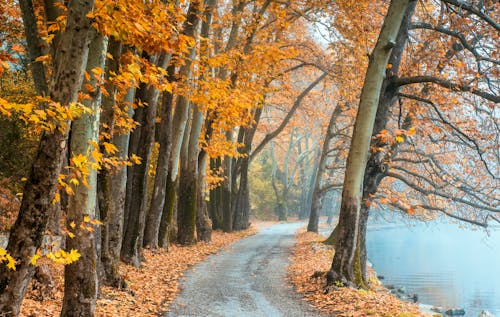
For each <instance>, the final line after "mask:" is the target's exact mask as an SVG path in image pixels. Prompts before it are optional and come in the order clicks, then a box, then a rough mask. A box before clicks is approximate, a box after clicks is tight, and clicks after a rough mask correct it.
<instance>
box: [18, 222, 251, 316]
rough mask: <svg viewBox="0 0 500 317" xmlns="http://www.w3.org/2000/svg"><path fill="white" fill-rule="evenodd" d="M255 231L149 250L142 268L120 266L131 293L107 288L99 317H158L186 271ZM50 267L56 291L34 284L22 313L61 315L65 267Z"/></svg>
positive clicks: (98, 311) (99, 308)
mask: <svg viewBox="0 0 500 317" xmlns="http://www.w3.org/2000/svg"><path fill="white" fill-rule="evenodd" d="M255 232H256V229H253V228H250V229H248V230H246V231H242V232H235V233H223V232H219V231H214V232H213V233H212V243H204V242H200V243H198V244H196V245H193V246H188V247H180V246H176V245H172V246H170V247H169V248H170V249H169V252H165V251H163V250H161V251H150V250H145V251H144V256H145V258H146V262H144V263H143V267H142V268H135V267H132V266H129V265H122V266H121V267H120V271H121V273H122V275H123V276H124V277H125V279H126V281H127V283H128V285H129V290H130V291H131V292H130V291H128V292H127V291H120V290H116V289H112V288H109V287H103V288H102V290H101V291H102V292H101V294H100V298H99V300H98V302H97V310H96V316H109V317H116V316H141V317H142V316H158V315H159V314H160V313H162V312H164V311H166V310H167V307H168V306H169V305H170V303H171V302H172V301H173V299H174V297H175V296H176V294H177V293H178V292H179V282H180V278H181V277H182V276H183V274H184V271H186V270H187V269H188V268H189V267H190V266H192V265H194V264H196V263H197V262H200V261H202V260H204V259H205V258H206V257H207V256H208V255H210V254H213V253H216V252H217V251H219V250H221V249H222V248H224V247H226V246H228V245H229V244H231V243H233V242H235V241H237V240H239V239H241V238H243V237H246V236H249V235H252V234H254V233H255ZM50 270H51V272H52V276H53V277H54V283H55V285H54V287H53V288H52V290H53V291H52V292H49V290H48V289H35V290H34V289H33V286H35V288H37V285H36V283H35V285H33V283H32V285H30V287H29V291H28V294H27V296H26V298H25V299H24V301H23V305H22V309H21V314H20V316H24V317H31V316H37V317H38V316H40V317H42V316H43V317H45V316H47V317H49V316H51V317H52V316H58V315H59V312H60V309H61V303H62V298H63V289H64V278H63V271H64V268H63V267H62V266H60V265H55V264H50ZM132 294H133V295H132Z"/></svg>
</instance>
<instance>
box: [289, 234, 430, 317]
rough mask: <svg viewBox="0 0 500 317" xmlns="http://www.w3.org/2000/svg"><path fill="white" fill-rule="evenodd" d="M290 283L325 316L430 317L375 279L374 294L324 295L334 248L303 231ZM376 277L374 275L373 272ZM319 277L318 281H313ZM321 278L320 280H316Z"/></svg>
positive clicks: (343, 290) (341, 290) (333, 292)
mask: <svg viewBox="0 0 500 317" xmlns="http://www.w3.org/2000/svg"><path fill="white" fill-rule="evenodd" d="M296 237H297V244H296V246H295V247H294V250H293V255H292V259H291V264H290V266H289V267H288V271H289V279H290V281H291V283H292V284H293V285H294V286H295V289H296V291H297V292H299V293H301V294H302V295H303V296H304V299H305V300H307V301H308V302H309V303H310V304H312V305H313V306H315V307H316V308H318V309H319V310H320V311H321V312H323V313H327V314H331V315H334V316H341V317H359V316H399V317H410V316H427V315H425V314H423V313H421V312H420V311H419V309H418V307H417V306H416V305H411V304H409V303H406V302H402V301H401V300H399V299H398V298H397V297H395V296H394V295H392V294H391V293H390V292H389V291H388V290H387V289H385V288H384V287H382V286H380V284H379V283H377V281H376V280H375V279H373V283H372V284H374V285H373V290H370V291H365V290H355V289H350V288H344V287H343V288H337V289H334V290H331V291H330V292H328V293H327V294H325V293H324V289H325V284H326V276H325V274H319V273H324V272H327V271H328V269H329V268H330V265H331V261H332V258H333V254H334V250H333V248H331V247H329V246H326V245H324V244H322V243H321V241H323V240H324V237H322V236H321V235H318V234H315V233H311V232H305V230H304V229H301V230H299V232H298V233H297V234H296ZM371 274H372V275H374V272H371ZM313 276H315V277H313ZM316 276H317V277H316Z"/></svg>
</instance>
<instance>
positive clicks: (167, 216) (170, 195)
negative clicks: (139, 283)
mask: <svg viewBox="0 0 500 317" xmlns="http://www.w3.org/2000/svg"><path fill="white" fill-rule="evenodd" d="M177 180H178V178H177ZM177 180H175V181H172V178H171V176H170V172H169V174H168V175H167V185H166V189H165V204H164V205H163V212H162V214H161V221H160V229H159V232H158V244H159V246H160V247H162V248H164V249H167V250H168V244H169V243H170V242H172V241H175V237H176V236H177V232H176V231H175V227H176V226H175V222H174V214H175V206H176V201H177V187H178V183H179V182H178V181H177Z"/></svg>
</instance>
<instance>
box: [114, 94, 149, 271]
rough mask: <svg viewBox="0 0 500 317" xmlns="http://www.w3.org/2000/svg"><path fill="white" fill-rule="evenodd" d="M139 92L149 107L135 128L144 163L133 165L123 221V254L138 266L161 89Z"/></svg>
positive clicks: (124, 260)
mask: <svg viewBox="0 0 500 317" xmlns="http://www.w3.org/2000/svg"><path fill="white" fill-rule="evenodd" d="M138 96H139V97H140V98H141V100H142V102H143V103H145V104H146V108H144V109H142V112H143V113H142V115H143V117H142V118H135V119H138V122H140V123H141V126H140V127H138V128H136V130H135V131H134V133H138V134H139V135H140V136H139V148H138V151H137V155H138V156H140V157H141V158H142V161H141V164H139V165H134V166H133V168H132V175H131V177H132V184H131V185H132V191H131V192H130V194H131V195H132V196H131V199H130V206H129V208H128V209H129V214H128V219H127V220H128V221H127V222H126V223H125V224H124V225H125V234H124V236H123V242H122V249H121V254H120V257H121V259H122V261H123V262H125V263H127V264H132V265H134V266H136V267H139V266H140V262H141V257H142V253H141V250H142V244H143V237H144V227H145V222H146V206H147V200H148V188H147V186H148V169H149V163H150V161H151V151H152V148H153V143H154V128H155V120H156V110H157V107H158V97H159V91H158V90H157V89H155V88H154V87H145V86H143V87H141V92H140V93H138ZM138 110H139V109H138ZM141 119H142V120H141ZM127 185H128V184H127Z"/></svg>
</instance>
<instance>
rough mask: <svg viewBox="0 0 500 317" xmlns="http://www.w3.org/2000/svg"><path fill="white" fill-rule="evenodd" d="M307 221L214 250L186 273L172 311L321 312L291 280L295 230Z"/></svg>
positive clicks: (182, 313)
mask: <svg viewBox="0 0 500 317" xmlns="http://www.w3.org/2000/svg"><path fill="white" fill-rule="evenodd" d="M303 225H304V224H301V223H286V224H278V225H274V226H271V227H266V228H263V229H262V230H261V231H260V232H259V233H258V234H256V235H254V236H252V237H249V238H246V239H244V240H241V241H238V242H236V243H235V244H233V245H232V246H231V248H230V249H227V250H225V251H222V252H220V253H218V254H216V255H212V256H210V257H209V258H208V259H207V260H205V261H203V262H201V263H199V264H197V265H195V266H194V267H193V268H192V269H191V270H189V271H188V272H187V273H186V275H185V280H184V282H183V283H182V288H183V291H182V292H181V294H180V295H179V297H177V299H176V300H175V301H174V303H173V304H172V306H171V310H170V311H169V312H167V313H166V314H165V315H164V317H170V316H235V317H236V316H238V317H245V316H252V317H253V316H273V317H274V316H286V317H293V316H297V317H298V316H301V317H302V316H321V315H320V314H319V313H318V312H317V311H315V309H314V308H312V307H311V306H310V305H309V304H307V303H306V302H304V301H302V300H301V299H300V296H299V295H298V294H296V293H295V292H294V291H293V289H291V288H289V287H288V285H287V282H286V265H287V264H288V257H289V255H290V247H291V246H292V245H293V244H294V233H295V231H296V230H297V229H298V228H299V227H300V226H303Z"/></svg>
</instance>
